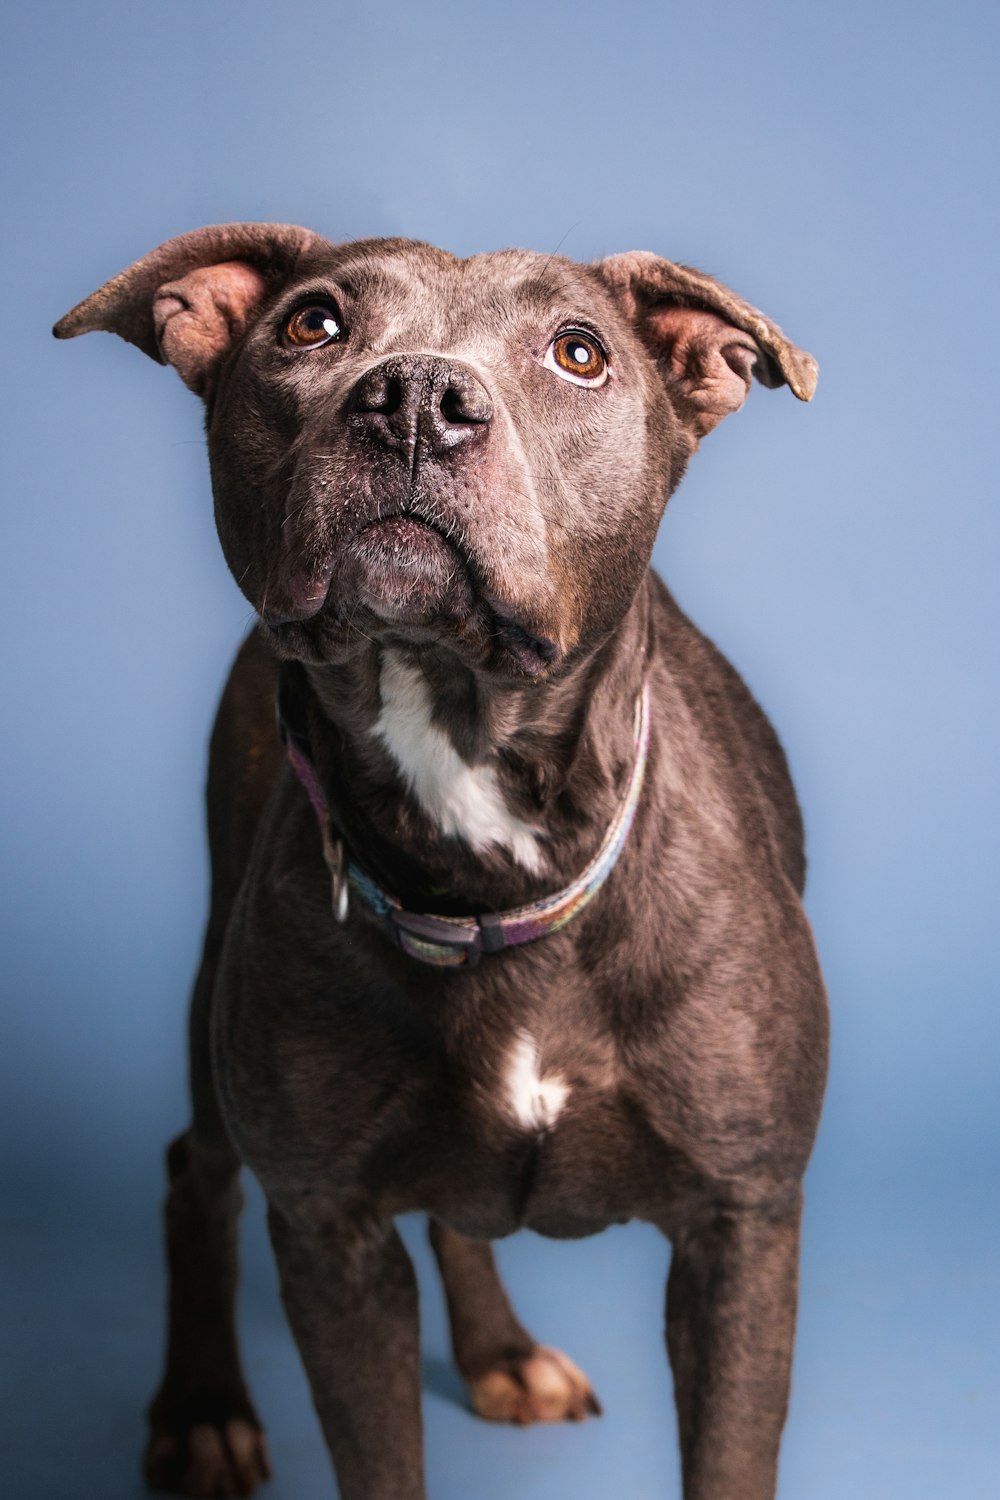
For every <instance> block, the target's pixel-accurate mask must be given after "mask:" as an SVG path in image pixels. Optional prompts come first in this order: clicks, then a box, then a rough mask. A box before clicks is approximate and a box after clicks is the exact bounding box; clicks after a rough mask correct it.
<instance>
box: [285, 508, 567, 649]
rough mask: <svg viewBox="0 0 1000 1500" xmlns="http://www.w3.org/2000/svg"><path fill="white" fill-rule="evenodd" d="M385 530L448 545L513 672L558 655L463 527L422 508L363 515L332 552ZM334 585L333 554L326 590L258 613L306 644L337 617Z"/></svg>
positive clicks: (295, 643)
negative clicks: (468, 542)
mask: <svg viewBox="0 0 1000 1500" xmlns="http://www.w3.org/2000/svg"><path fill="white" fill-rule="evenodd" d="M383 530H384V531H386V532H389V533H390V535H391V533H392V532H393V531H397V532H398V533H399V536H398V540H399V541H401V542H403V543H405V542H406V541H407V540H409V541H411V542H415V543H416V544H417V545H418V546H419V544H420V536H421V533H423V534H425V535H426V537H427V540H428V541H430V538H431V537H433V538H434V542H433V545H434V546H435V547H437V546H439V545H440V544H442V543H443V544H444V545H445V546H446V547H447V548H448V550H449V552H450V553H451V554H452V556H453V557H454V558H455V560H456V561H457V562H458V563H459V564H460V565H461V566H462V568H463V570H464V572H465V575H466V577H467V580H468V584H469V586H470V588H471V591H472V594H473V595H474V596H475V598H476V599H477V600H478V602H479V606H480V608H481V610H482V611H484V612H485V624H486V634H487V636H488V637H489V639H490V640H491V641H492V642H493V643H494V644H495V645H499V646H500V647H501V648H502V654H503V656H504V657H506V658H507V661H508V663H509V665H510V666H512V667H514V669H515V675H524V676H527V677H533V678H537V677H540V676H542V675H544V674H545V672H546V671H548V669H549V668H550V667H551V666H552V664H553V663H554V662H555V661H557V660H558V658H559V656H560V655H561V652H560V648H559V646H558V644H557V643H556V642H555V641H553V640H551V639H550V638H549V637H548V636H547V635H544V634H541V633H540V632H539V631H538V629H537V625H536V622H535V621H533V620H531V619H529V617H528V615H527V613H526V612H525V611H524V610H523V609H521V608H519V607H518V606H517V605H515V604H513V603H510V602H508V601H507V600H505V599H502V598H501V597H500V596H499V595H498V594H497V593H496V592H495V591H494V590H493V589H492V588H491V587H490V585H489V584H488V583H487V581H486V579H485V578H484V576H483V571H482V569H481V568H480V566H479V565H478V563H477V561H476V559H475V557H474V556H473V555H472V554H471V553H470V551H469V550H468V549H467V548H466V546H465V545H464V544H463V539H462V536H461V533H460V531H459V529H458V528H457V527H455V526H449V527H447V528H446V527H445V526H443V525H442V524H441V523H440V522H439V521H438V520H437V519H436V518H434V517H432V516H428V515H425V514H421V512H420V511H419V510H417V509H416V508H411V507H409V506H405V505H404V506H399V507H398V508H397V507H393V508H392V509H391V510H390V511H388V512H387V513H383V514H381V515H376V516H368V517H366V518H365V519H364V520H363V521H362V523H361V524H360V525H359V526H357V527H356V529H354V530H352V531H351V532H350V534H349V535H347V536H346V537H344V538H343V539H342V540H341V542H340V544H339V546H338V547H337V549H336V554H337V555H339V556H344V555H345V553H347V552H349V551H350V550H351V549H352V548H354V547H357V546H359V545H363V544H364V539H365V537H366V536H367V537H371V539H372V540H374V539H375V538H376V537H377V535H378V533H379V532H381V531H383ZM336 588H337V567H336V560H335V558H334V559H331V564H330V573H329V579H328V581H327V586H326V592H325V593H320V592H318V591H316V590H315V589H313V590H311V591H310V593H309V595H308V596H307V597H304V598H303V600H302V607H301V608H300V609H299V610H286V611H284V612H282V613H281V614H269V613H266V612H263V611H262V612H261V619H262V621H263V623H264V625H265V626H266V627H267V629H268V631H269V633H270V634H271V636H272V638H273V639H274V640H275V641H276V642H278V643H281V645H283V646H284V647H285V648H286V649H291V650H293V651H294V650H295V649H296V648H297V647H299V646H301V645H303V644H305V643H306V642H307V641H308V640H309V638H310V637H311V635H312V630H313V627H314V624H315V625H319V624H320V622H321V620H323V619H328V620H331V621H332V620H334V619H336V617H337V615H338V613H339V611H338V601H337V599H336ZM481 618H482V615H481Z"/></svg>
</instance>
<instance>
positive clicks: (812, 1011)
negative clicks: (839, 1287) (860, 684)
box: [56, 224, 827, 1500]
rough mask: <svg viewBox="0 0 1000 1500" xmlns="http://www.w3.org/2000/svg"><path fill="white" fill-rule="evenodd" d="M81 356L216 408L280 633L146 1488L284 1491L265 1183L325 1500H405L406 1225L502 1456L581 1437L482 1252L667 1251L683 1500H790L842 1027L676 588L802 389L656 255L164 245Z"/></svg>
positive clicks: (787, 825) (249, 744)
mask: <svg viewBox="0 0 1000 1500" xmlns="http://www.w3.org/2000/svg"><path fill="white" fill-rule="evenodd" d="M91 329H107V330H110V331H112V332H115V333H118V334H121V335H122V337H124V338H126V339H128V340H129V341H130V342H131V343H134V344H137V345H138V346H139V348H140V349H142V350H143V351H144V352H145V353H146V354H149V355H151V356H152V357H153V358H155V359H158V360H160V361H161V362H163V363H166V364H172V365H173V366H174V367H175V368H176V370H177V371H178V373H179V374H180V375H181V377H182V378H183V379H184V381H185V382H186V383H187V384H188V385H189V386H190V387H191V388H192V389H193V390H194V391H196V392H197V393H198V394H199V396H201V397H202V398H203V400H204V402H205V409H206V418H207V432H208V448H209V455H210V459H211V469H212V483H213V489H214V496H215V511H216V518H217V522H218V531H219V537H220V540H221V542H222V547H223V550H224V552H225V555H226V559H227V561H228V563H229V566H230V568H231V569H232V572H233V576H234V578H235V579H236V581H237V583H238V584H239V586H240V588H241V589H242V590H243V592H244V593H245V594H246V596H247V598H248V599H249V600H250V602H251V603H252V604H253V606H254V609H255V610H256V611H257V613H258V615H259V616H260V627H259V630H258V631H257V633H256V634H254V635H253V636H252V637H251V639H250V640H248V641H247V642H246V644H245V645H244V646H243V648H242V650H241V652H240V654H239V656H238V658H237V660H236V663H235V666H234V667H233V670H232V674H231V676H230V679H229V683H228V685H227V687H226V690H225V695H224V697H223V700H222V706H221V708H220V711H219V717H218V720H217V722H216V727H215V732H214V736H213V740H212V750H211V763H210V771H209V809H208V815H209V832H210V842H211V851H212V904H211V913H210V917H209V922H208V928H207V935H206V939H205V949H204V956H203V960H202V965H201V970H200V973H199V976H198V980H197V983H196V986H195V992H194V998H193V1009H192V1022H191V1066H192V1094H193V1104H194V1108H193V1118H192V1122H191V1125H190V1128H189V1129H188V1130H186V1131H185V1132H184V1134H183V1135H181V1136H180V1137H179V1138H178V1139H177V1140H176V1141H174V1143H173V1144H172V1145H171V1147H170V1149H169V1153H168V1168H169V1177H170V1189H169V1196H168V1199H167V1213H166V1222H167V1242H168V1257H169V1265H170V1319H169V1343H168V1350H167V1358H166V1369H165V1373H164V1376H163V1381H162V1384H161V1385H160V1388H159V1390H158V1392H157V1394H156V1396H155V1398H154V1400H153V1403H152V1406H151V1408H150V1413H149V1418H150V1426H151V1432H150V1438H149V1445H148V1448H147V1451H146V1458H145V1466H146V1474H147V1477H148V1479H149V1481H150V1483H151V1484H152V1485H153V1486H154V1487H155V1488H158V1489H165V1490H175V1491H179V1492H181V1493H183V1494H188V1495H235V1494H245V1493H249V1491H250V1490H251V1489H252V1488H253V1486H254V1485H255V1483H256V1482H257V1481H259V1480H260V1479H262V1478H264V1477H265V1476H266V1474H267V1458H266V1452H265V1446H264V1438H263V1433H262V1430H261V1427H260V1423H259V1420H258V1416H257V1413H256V1410H255V1408H254V1406H253V1404H252V1401H251V1398H250V1396H249V1394H248V1392H247V1389H246V1386H245V1384H244V1380H243V1375H242V1373H241V1369H240V1360H239V1355H238V1352H237V1341H236V1333H235V1327H234V1312H233V1300H234V1288H235V1280H236V1220H237V1215H238V1211H239V1201H240V1197H239V1189H238V1185H237V1179H238V1174H239V1170H240V1166H241V1163H245V1164H246V1165H247V1166H249V1167H250V1169H251V1170H252V1171H253V1172H254V1174H255V1175H256V1176H257V1178H258V1179H259V1181H260V1183H261V1184H262V1187H263V1189H264V1192H265V1194H266V1196H267V1201H268V1205H269V1222H270V1230H271V1236H272V1240H273V1244H274V1250H275V1254H276V1257H277V1261H278V1267H279V1271H280V1277H281V1286H282V1293H283V1297H284V1302H285V1306H286V1309H287V1312H288V1317H289V1320H290V1322H291V1325H292V1329H293V1331H294V1334H295V1338H296V1340H297V1342H298V1345H299V1349H300V1351H301V1354H302V1358H303V1361H304V1362H305V1366H306V1370H307V1372H308V1376H309V1380H310V1383H311V1386H312V1392H313V1397H314V1399H315V1402H316V1406H317V1409H318V1411H319V1416H320V1419H321V1421H322V1424H323V1430H324V1432H325V1435H326V1439H327V1442H328V1444H329V1447H330V1451H331V1454H332V1458H333V1463H334V1467H335V1469H336V1475H337V1481H338V1484H339V1487H340V1493H341V1495H342V1496H343V1500H420V1497H422V1496H423V1495H424V1493H425V1491H424V1480H423V1463H422V1452H421V1444H422V1437H421V1419H420V1390H419V1368H420V1365H419V1347H418V1329H417V1295H416V1286H415V1283H414V1277H413V1272H412V1269H411V1266H410V1262H409V1260H408V1258H407V1255H406V1252H405V1250H404V1248H403V1245H402V1242H401V1240H400V1238H399V1236H398V1234H397V1232H396V1230H395V1228H394V1219H395V1217H396V1216H397V1215H398V1214H402V1213H406V1212H409V1211H411V1210H414V1209H421V1210H424V1211H426V1212H427V1213H428V1214H429V1215H430V1222H431V1239H432V1243H433V1246H434V1250H435V1252H436V1255H437V1259H438V1261H439V1263H440V1268H441V1273H442V1276H443V1278H444V1284H445V1290H446V1294H447V1302H448V1310H449V1314H450V1318H451V1328H452V1335H453V1342H454V1350H455V1358H456V1361H457V1363H458V1367H459V1369H460V1370H461V1373H462V1375H463V1376H464V1378H465V1380H466V1382H467V1384H468V1387H469V1392H470V1399H471V1401H472V1403H473V1405H474V1406H475V1408H476V1410H477V1411H479V1412H480V1413H481V1414H482V1415H483V1416H485V1417H489V1418H493V1419H495V1420H500V1421H510V1422H516V1423H526V1422H532V1421H554V1420H559V1419H565V1418H568V1419H571V1420H576V1419H579V1418H582V1417H585V1416H587V1415H588V1413H596V1412H597V1411H598V1410H599V1408H598V1405H597V1400H596V1397H595V1395H594V1393H593V1391H592V1389H591V1386H590V1382H589V1380H588V1379H587V1377H586V1376H585V1375H584V1374H583V1373H582V1372H581V1371H580V1370H579V1369H577V1367H576V1366H575V1365H574V1364H573V1363H572V1362H571V1360H570V1359H569V1358H567V1356H566V1355H564V1354H562V1353H560V1352H558V1351H556V1350H554V1349H550V1348H547V1347H545V1346H544V1345H543V1344H539V1343H538V1342H536V1340H535V1338H534V1337H533V1335H532V1334H531V1333H529V1332H528V1331H527V1330H526V1329H525V1328H524V1327H523V1326H522V1325H521V1323H520V1322H519V1321H518V1319H517V1317H516V1315H515V1313H514V1312H513V1311H512V1309H511V1306H510V1304H509V1302H508V1300H507V1296H506V1294H505V1292H504V1289H503V1287H502V1286H501V1284H500V1282H499V1280H498V1277H497V1272H496V1269H495V1267H494V1263H493V1259H492V1255H491V1251H490V1248H489V1243H488V1242H489V1241H490V1240H492V1239H495V1238H498V1237H499V1236H501V1235H506V1234H510V1233H511V1232H512V1231H513V1230H515V1229H518V1228H521V1227H522V1226H527V1227H530V1228H532V1229H536V1230H539V1231H541V1232H542V1233H544V1234H549V1235H556V1236H572V1235H580V1234H588V1233H591V1232H593V1231H596V1230H599V1229H601V1228H603V1227H604V1226H605V1225H607V1224H609V1223H611V1222H612V1221H620V1220H623V1219H628V1218H640V1219H645V1220H648V1221H649V1222H650V1223H653V1224H656V1225H658V1226H659V1227H660V1228H661V1229H662V1231H663V1232H664V1234H666V1235H667V1236H668V1237H669V1239H670V1241H671V1243H672V1246H673V1253H672V1260H671V1270H670V1277H669V1285H668V1291H667V1347H668V1350H669V1355H670V1360H671V1364H672V1368H673V1375H674V1383H675V1389H676V1402H677V1411H678V1417H679V1427H680V1448H681V1458H682V1466H683V1476H684V1495H685V1497H686V1500H767V1497H770V1496H772V1495H773V1493H774V1486H775V1474H776V1466H777V1455H778V1444H779V1438H780V1434H781V1427H782V1423H783V1420H784V1415H785V1407H786V1402H787V1396H788V1382H789V1369H790V1364H791V1355H792V1342H793V1330H794V1323H795V1305H796V1277H797V1261H798V1235H799V1218H800V1211H801V1179H802V1174H803V1171H804V1169H805V1166H806V1162H807V1159H808V1156H809V1152H810V1148H811V1145H812V1140H813V1135H814V1132H815V1128H816V1122H817V1117H818V1114H819V1107H820V1099H821V1094H822V1089H823V1079H824V1073H825V1067H826V1045H827V1043H826V1037H827V1026H826V1006H825V999H824V993H823V986H822V981H821V978H820V974H819V970H818V967H817V962H816V956H815V952H814V949H813V944H812V939H811V936H810V932H809V927H808V924H807V922H806V919H805V917H804V915H803V911H802V906H801V901H800V896H801V891H802V883H803V877H804V859H803V850H802V828H801V823H800V818H799V813H798V809H797V806H796V802H795V797H794V793H793V791H792V787H791V784H790V781H789V778H788V772H787V768H786V765H785V760H784V756H783V755H782V751H781V749H780V746H779V745H778V742H777V740H776V738H775V736H774V733H773V731H772V730H771V728H770V725H769V724H768V723H767V720H766V719H765V718H764V716H763V714H762V713H761V711H760V710H759V709H758V708H757V706H756V704H755V703H754V702H753V700H752V698H751V697H750V695H749V693H748V692H747V690H746V688H745V687H744V685H743V683H742V682H741V681H740V679H739V677H738V676H737V675H736V673H735V672H734V671H733V669H732V668H731V667H730V666H729V665H728V664H727V663H726V662H725V661H724V660H723V659H722V658H721V657H720V655H719V654H718V652H717V651H715V649H714V648H713V647H712V645H711V644H710V643H709V642H708V641H707V640H706V639H705V638H704V637H703V636H702V635H700V634H699V632H698V631H697V630H696V629H695V627H694V626H693V625H692V624H691V623H690V622H689V621H688V620H687V619H685V617H684V616H683V615H682V614H681V612H680V611H679V610H678V608H677V606H676V605H675V604H674V602H673V600H672V599H671V598H670V596H669V594H668V593H667V592H666V590H665V589H664V587H663V585H662V584H661V583H660V581H659V580H658V578H657V577H656V576H655V575H654V574H653V573H651V572H650V571H649V559H650V553H651V549H652V545H653V539H654V536H655V534H656V529H657V525H658V523H659V520H660V516H661V514H662V511H663V507H664V504H665V502H666V500H667V497H668V496H669V495H670V493H671V491H672V490H673V489H674V488H675V486H676V485H677V483H678V481H679V480H680V478H681V476H682V474H683V472H684V469H685V468H686V466H687V464H688V461H689V460H690V458H691V457H692V455H693V454H694V452H695V450H696V449H697V447H698V445H699V443H700V442H701V440H702V439H703V438H704V437H706V436H707V434H708V433H709V432H710V431H711V429H712V428H713V427H715V425H716V424H717V423H718V422H719V421H720V420H721V419H722V418H723V417H724V416H725V415H726V414H727V413H729V412H733V411H735V410H736V409H737V408H738V407H739V406H741V405H742V404H743V401H744V399H745V397H746V396H747V393H748V391H749V389H750V386H751V384H752V381H753V378H754V377H755V376H756V378H757V379H758V380H759V381H760V382H761V383H762V384H764V385H766V386H781V385H783V384H787V385H788V386H790V387H791V389H792V391H793V392H794V393H795V395H796V396H798V397H800V398H801V399H802V400H808V399H809V397H810V396H811V395H812V392H813V388H814V385H815V380H816V366H815V364H814V362H813V360H812V359H811V358H810V356H809V355H807V354H804V353H803V352H802V351H801V350H799V349H797V348H795V346H794V345H793V344H791V343H790V342H789V341H788V340H787V339H786V338H785V336H784V335H783V334H782V332H781V330H780V329H779V328H778V327H777V326H776V325H775V324H774V323H772V322H770V321H769V320H768V319H767V318H765V317H764V316H763V315H762V314H761V313H759V312H758V311H757V310H756V309H755V308H753V307H751V306H749V305H748V304H747V303H745V302H743V301H742V300H741V299H740V298H739V297H737V296H736V295H734V294H733V293H732V292H730V291H729V290H727V288H725V287H724V286H722V285H720V284H719V283H718V282H716V281H713V280H712V279H711V278H710V277H707V276H702V275H700V274H698V273H697V272H695V271H692V270H690V269H687V268H685V267H683V266H679V265H674V264H672V263H671V262H669V261H665V260H661V259H658V258H657V257H656V256H654V255H650V254H645V253H634V254H626V255H618V256H613V257H611V258H610V259H608V260H604V261H600V262H598V263H596V264H593V265H586V266H585V265H576V264H573V263H572V262H570V261H567V260H561V259H559V258H558V257H552V256H542V255H535V254H528V253H526V252H522V251H503V252H500V253H498V254H494V255H481V256H475V257H473V258H472V259H470V260H457V259H455V258H454V257H453V256H451V255H448V254H446V253H444V252H443V251H440V250H435V249H432V248H431V247H429V246H427V245H422V244H416V243H412V242H409V241H406V240H401V239H396V240H367V241H362V242H358V243H353V244H344V245H334V244H331V243H329V242H328V241H326V240H324V239H322V238H320V237H319V236H317V235H315V234H312V233H310V232H308V231H307V230H304V229H297V228H292V227H289V226H284V225H271V224H233V225H223V226H221V227H216V228H210V229H203V230H198V231H196V232H194V233H192V234H188V235H182V236H181V237H180V238H179V239H175V240H171V241H170V242H169V243H168V244H165V245H163V246H161V247H160V248H159V249H158V250H155V251H153V253H152V254H150V255H148V256H147V257H146V258H145V259H144V260H140V261H139V262H138V263H137V264H135V265H133V266H131V267H130V268H129V269H128V270H126V271H123V272H122V273H121V274H120V275H119V276H117V277H115V279H114V280H112V281H110V282H108V283H107V285H106V286H104V287H102V288H101V290H100V291H98V292H95V293H94V295H93V296H91V297H90V298H88V299H87V301H85V302H83V303H82V304H81V305H80V306H79V307H77V308H76V309H75V310H74V311H73V312H71V313H70V314H69V315H68V316H67V317H65V318H64V319H63V320H62V322H61V323H59V324H58V325H57V328H56V332H57V333H58V335H59V336H60V337H71V336H73V335H75V334H78V333H84V332H87V331H89V330H91ZM276 702H277V705H278V718H279V727H280V735H279V734H278V733H276V732H275V704H276ZM654 1333H655V1334H657V1336H658V1331H657V1330H652V1329H651V1330H650V1336H651V1337H652V1336H654ZM664 1420H666V1413H664Z"/></svg>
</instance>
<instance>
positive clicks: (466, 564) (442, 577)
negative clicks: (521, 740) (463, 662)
mask: <svg viewBox="0 0 1000 1500" xmlns="http://www.w3.org/2000/svg"><path fill="white" fill-rule="evenodd" d="M314 597H315V604H316V607H315V609H313V610H310V612H309V614H308V616H304V617H301V616H300V618H298V619H297V620H294V621H284V622H274V621H269V622H267V623H268V624H269V627H270V630H271V633H272V635H273V636H274V638H275V640H276V644H277V645H278V647H279V650H281V652H282V654H285V653H286V652H287V654H289V655H291V656H303V657H305V658H306V659H320V658H317V652H320V655H321V656H322V655H323V654H325V652H323V650H322V648H323V646H324V645H326V644H328V643H329V637H330V633H331V631H332V632H333V633H334V634H335V635H339V634H341V633H343V634H344V635H346V636H350V635H351V634H352V633H353V634H354V635H355V636H357V635H358V633H359V632H362V633H363V634H364V635H369V634H371V633H372V628H374V631H377V630H378V629H379V627H382V628H388V629H392V630H401V631H403V632H404V633H409V632H410V631H414V632H416V633H418V634H421V635H423V634H426V632H428V631H430V632H432V633H434V634H436V633H437V632H438V631H442V632H443V633H444V634H445V636H446V637H447V638H449V639H450V640H451V641H453V642H454V643H455V644H458V642H459V641H461V642H464V644H465V646H466V647H467V648H468V649H470V650H471V651H472V652H473V654H474V655H475V656H477V657H479V658H483V657H488V658H491V659H492V664H493V665H494V666H495V667H496V668H497V669H499V670H500V671H501V672H503V673H505V674H507V675H510V674H513V675H515V676H522V675H523V676H527V677H532V678H534V677H539V676H541V675H542V674H543V673H544V672H545V671H546V670H547V669H548V667H549V666H550V665H551V664H552V662H553V661H554V660H555V659H556V657H557V656H558V654H559V653H558V648H557V646H556V644H555V643H554V642H553V641H551V640H549V639H548V638H547V637H545V636H543V635H539V634H537V633H535V632H534V631H533V630H532V629H531V628H530V624H529V622H527V621H526V620H525V619H524V618H523V616H521V612H520V611H518V610H516V609H515V608H514V607H512V606H509V605H507V604H505V603H504V602H503V601H501V600H499V599H497V598H496V596H495V595H494V594H493V593H492V592H491V590H490V589H489V588H488V587H487V585H486V583H485V581H484V580H483V578H482V577H481V574H480V571H479V569H478V568H477V566H476V564H475V562H474V560H473V559H472V558H471V557H470V555H469V554H468V553H467V552H466V551H465V549H464V548H463V547H462V545H461V541H460V539H459V538H458V537H457V536H455V535H454V534H446V533H445V532H444V531H442V530H441V529H439V527H438V526H437V525H435V523H434V522H433V521H430V520H426V519H424V518H423V517H422V516H418V515H415V514H413V513H412V512H410V511H406V512H399V513H397V514H395V515H391V516H386V517H381V518H378V519H375V520H370V521H367V522H366V523H365V524H364V525H362V526H361V527H360V529H359V530H358V531H356V532H354V533H353V534H352V535H351V536H349V537H348V538H347V539H346V540H345V541H344V542H343V543H342V544H341V546H340V547H339V548H338V549H337V552H336V555H335V557H334V559H333V564H332V567H331V569H330V577H329V583H328V587H327V590H326V594H325V597H322V596H321V595H314Z"/></svg>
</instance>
